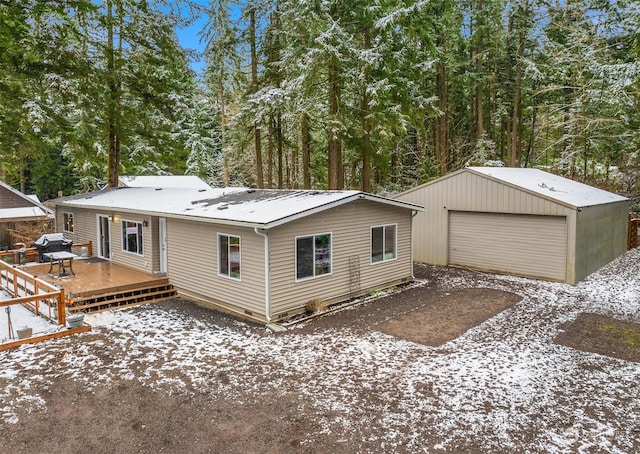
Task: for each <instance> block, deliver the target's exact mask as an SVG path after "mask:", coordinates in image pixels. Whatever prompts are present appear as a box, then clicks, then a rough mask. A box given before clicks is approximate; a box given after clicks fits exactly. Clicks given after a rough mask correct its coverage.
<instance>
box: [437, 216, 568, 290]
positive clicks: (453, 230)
mask: <svg viewBox="0 0 640 454" xmlns="http://www.w3.org/2000/svg"><path fill="white" fill-rule="evenodd" d="M449 225H450V236H449V244H450V246H449V262H450V264H451V265H459V266H465V267H471V268H477V269H482V270H487V271H500V272H506V273H510V274H518V275H523V276H532V277H539V278H546V279H553V280H558V281H564V280H565V277H566V263H567V262H566V260H567V257H566V251H567V226H566V219H565V218H564V217H559V216H531V215H514V214H495V213H474V212H451V213H450V224H449Z"/></svg>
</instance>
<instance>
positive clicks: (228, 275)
mask: <svg viewBox="0 0 640 454" xmlns="http://www.w3.org/2000/svg"><path fill="white" fill-rule="evenodd" d="M221 236H226V237H228V238H232V237H233V238H237V239H238V240H239V244H238V246H240V251H239V252H238V253H239V254H240V257H239V263H240V277H233V276H231V275H230V274H224V273H222V272H220V237H221ZM217 240H218V241H217V244H216V249H217V251H218V260H217V262H218V264H217V267H218V276H220V277H223V278H225V279H231V280H232V281H236V282H242V237H241V236H240V235H232V234H230V233H221V232H218V236H217ZM228 252H229V251H227V253H228ZM227 257H228V258H231V256H230V255H228V256H227ZM227 265H228V266H229V269H231V263H228V264H227Z"/></svg>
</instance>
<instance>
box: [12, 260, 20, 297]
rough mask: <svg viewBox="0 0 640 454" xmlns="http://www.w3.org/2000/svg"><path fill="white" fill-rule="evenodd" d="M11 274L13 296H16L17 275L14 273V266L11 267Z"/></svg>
mask: <svg viewBox="0 0 640 454" xmlns="http://www.w3.org/2000/svg"><path fill="white" fill-rule="evenodd" d="M11 273H12V274H13V295H14V296H19V295H18V273H17V271H16V267H15V265H14V266H12V267H11Z"/></svg>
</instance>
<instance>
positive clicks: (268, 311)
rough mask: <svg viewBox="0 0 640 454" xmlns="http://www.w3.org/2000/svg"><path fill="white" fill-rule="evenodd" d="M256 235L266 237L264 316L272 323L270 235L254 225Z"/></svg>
mask: <svg viewBox="0 0 640 454" xmlns="http://www.w3.org/2000/svg"><path fill="white" fill-rule="evenodd" d="M253 231H254V232H256V235H259V236H261V237H263V238H264V316H265V318H266V319H267V323H271V299H270V296H271V292H270V290H269V235H267V234H266V233H262V232H260V229H258V227H254V228H253Z"/></svg>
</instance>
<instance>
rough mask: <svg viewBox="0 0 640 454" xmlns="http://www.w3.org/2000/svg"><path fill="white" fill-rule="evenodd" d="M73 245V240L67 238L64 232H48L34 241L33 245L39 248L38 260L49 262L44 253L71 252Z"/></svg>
mask: <svg viewBox="0 0 640 454" xmlns="http://www.w3.org/2000/svg"><path fill="white" fill-rule="evenodd" d="M72 245H73V240H71V239H69V238H67V237H66V236H64V234H62V233H48V234H46V235H42V236H41V237H40V238H38V239H37V240H36V242H35V243H33V247H35V248H36V249H37V250H38V260H39V261H40V262H48V260H47V258H46V257H44V256H43V254H47V253H49V252H61V251H67V252H71V246H72Z"/></svg>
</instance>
